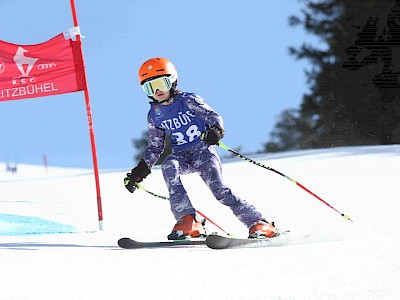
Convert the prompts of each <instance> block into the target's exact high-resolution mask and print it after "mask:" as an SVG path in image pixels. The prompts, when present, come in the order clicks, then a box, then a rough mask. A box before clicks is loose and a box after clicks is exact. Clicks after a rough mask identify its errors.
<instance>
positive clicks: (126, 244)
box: [118, 237, 206, 249]
mask: <svg viewBox="0 0 400 300" xmlns="http://www.w3.org/2000/svg"><path fill="white" fill-rule="evenodd" d="M205 244H206V239H205V238H198V239H185V240H171V241H162V242H140V241H135V240H132V239H130V238H127V237H125V238H121V239H119V240H118V246H120V247H121V248H124V249H143V248H167V247H175V248H178V247H190V246H198V245H205Z"/></svg>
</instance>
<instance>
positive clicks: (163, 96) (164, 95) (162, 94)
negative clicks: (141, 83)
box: [153, 89, 171, 105]
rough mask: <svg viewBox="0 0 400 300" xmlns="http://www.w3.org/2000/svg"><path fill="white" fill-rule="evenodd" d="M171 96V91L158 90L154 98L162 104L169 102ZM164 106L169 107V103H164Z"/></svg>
mask: <svg viewBox="0 0 400 300" xmlns="http://www.w3.org/2000/svg"><path fill="white" fill-rule="evenodd" d="M170 95H171V91H167V92H163V91H160V90H159V89H157V90H156V93H155V94H154V95H153V98H154V100H156V101H158V102H160V101H164V100H167V99H168V98H169V96H170ZM162 104H163V105H169V103H168V102H164V103H162Z"/></svg>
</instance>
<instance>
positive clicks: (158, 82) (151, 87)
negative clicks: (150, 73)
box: [142, 76, 173, 97]
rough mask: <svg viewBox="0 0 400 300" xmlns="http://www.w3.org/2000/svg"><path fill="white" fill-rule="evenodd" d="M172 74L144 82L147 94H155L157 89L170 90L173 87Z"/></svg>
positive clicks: (144, 89)
mask: <svg viewBox="0 0 400 300" xmlns="http://www.w3.org/2000/svg"><path fill="white" fill-rule="evenodd" d="M172 80H173V77H172V76H162V77H158V78H155V79H153V80H149V81H146V82H145V83H143V85H142V88H143V91H144V92H145V93H146V95H147V96H149V97H151V96H154V94H155V93H156V90H160V91H162V92H168V91H169V90H170V89H171V88H172V83H173V81H172Z"/></svg>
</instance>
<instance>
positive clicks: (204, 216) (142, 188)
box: [135, 182, 230, 236]
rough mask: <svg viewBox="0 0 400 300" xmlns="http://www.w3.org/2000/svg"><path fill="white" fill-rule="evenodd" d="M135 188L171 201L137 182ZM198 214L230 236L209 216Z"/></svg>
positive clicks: (199, 212)
mask: <svg viewBox="0 0 400 300" xmlns="http://www.w3.org/2000/svg"><path fill="white" fill-rule="evenodd" d="M135 186H136V187H137V188H138V189H140V190H142V191H145V192H146V193H148V194H150V195H152V196H154V197H157V198H160V199H163V200H168V201H169V198H168V197H165V196H161V195H158V194H155V193H153V192H151V191H149V190H147V189H145V188H144V187H143V186H142V185H140V184H139V183H137V182H135ZM196 212H197V213H198V214H199V215H200V216H202V217H203V218H204V219H206V220H207V221H208V222H210V223H211V224H213V225H214V226H215V227H217V228H218V229H219V230H221V231H222V232H223V233H225V234H226V235H228V236H229V235H230V234H229V233H228V232H226V231H225V230H224V229H222V228H221V227H220V226H219V225H218V224H217V223H215V222H214V221H213V220H211V219H210V218H209V217H207V216H206V215H205V214H203V213H202V212H201V211H199V210H197V209H196Z"/></svg>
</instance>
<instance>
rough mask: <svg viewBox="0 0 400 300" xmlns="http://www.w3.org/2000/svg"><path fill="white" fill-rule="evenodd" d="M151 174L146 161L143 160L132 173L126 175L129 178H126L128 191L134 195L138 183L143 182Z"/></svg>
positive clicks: (125, 182) (125, 183)
mask: <svg viewBox="0 0 400 300" xmlns="http://www.w3.org/2000/svg"><path fill="white" fill-rule="evenodd" d="M150 173H151V172H150V169H149V167H148V166H147V164H146V163H145V162H144V160H143V159H141V160H140V162H139V164H138V165H137V167H135V168H133V169H132V171H131V172H130V173H126V176H127V177H125V178H124V185H125V187H126V189H127V190H128V191H130V192H131V193H133V192H134V191H135V190H136V188H137V186H136V183H139V182H142V181H143V179H144V178H146V177H147V175H149V174H150Z"/></svg>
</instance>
